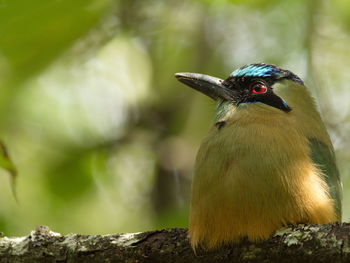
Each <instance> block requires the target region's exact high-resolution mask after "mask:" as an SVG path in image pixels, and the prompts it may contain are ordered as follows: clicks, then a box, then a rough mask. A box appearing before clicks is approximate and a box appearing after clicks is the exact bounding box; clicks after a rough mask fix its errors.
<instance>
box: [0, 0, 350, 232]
mask: <svg viewBox="0 0 350 263" xmlns="http://www.w3.org/2000/svg"><path fill="white" fill-rule="evenodd" d="M349 47H350V2H349V1H346V0H335V1H322V0H320V1H319V0H308V1H305V0H295V1H287V0H285V1H277V0H264V1H262V0H260V1H259V0H248V1H243V0H232V1H228V0H226V1H225V0H220V1H209V0H206V1H205V0H188V1H182V0H169V1H161V0H128V1H126V0H119V1H118V0H114V1H111V0H73V1H72V0H45V1H44V0H31V1H25V0H0V138H1V139H2V140H3V141H4V142H5V143H6V144H7V146H8V149H9V151H10V154H11V156H12V159H13V160H14V162H15V164H16V166H17V168H18V170H19V177H18V189H17V190H18V196H19V199H20V204H19V205H17V204H16V202H15V200H14V198H13V197H12V196H11V189H10V183H9V176H8V175H7V174H6V172H5V171H2V170H1V171H0V231H2V232H5V234H6V235H9V236H14V235H25V234H28V232H29V231H30V230H32V229H33V228H35V226H37V225H48V226H49V227H50V228H51V229H53V230H54V231H57V232H61V233H69V232H75V233H82V234H93V233H95V234H96V233H100V234H104V233H115V232H136V231H145V230H151V229H160V228H165V227H175V226H177V227H186V226H187V215H188V203H189V189H190V181H191V174H192V167H193V162H194V158H195V154H196V151H197V149H198V146H199V144H200V141H201V139H202V138H203V137H204V136H205V134H206V133H207V131H208V130H209V126H210V125H211V122H212V119H213V110H214V103H213V102H211V101H210V100H209V99H208V98H207V97H205V96H203V95H201V94H199V93H196V92H194V91H193V90H191V89H189V88H188V87H186V86H184V85H182V84H180V83H178V82H177V81H176V79H175V78H174V76H173V75H174V73H175V72H183V71H189V72H200V73H205V74H211V75H214V76H217V77H221V78H225V77H226V76H228V75H229V74H230V73H231V71H233V70H234V69H235V68H237V67H240V66H242V65H244V64H249V63H254V62H265V63H273V64H277V65H279V66H281V67H283V68H287V69H290V70H292V71H293V72H294V73H296V74H298V75H299V76H300V77H302V78H303V79H304V80H305V81H306V83H307V85H308V86H309V87H310V89H311V90H312V93H313V94H314V96H315V98H316V100H317V102H318V105H319V109H320V111H321V113H322V115H323V117H324V120H325V122H326V124H327V127H328V129H329V131H330V134H331V137H332V140H333V142H334V146H335V149H336V153H337V158H338V160H337V161H338V164H339V169H340V172H341V175H342V180H343V183H344V206H343V208H344V220H345V221H348V220H349V217H350V208H349V206H348V205H347V204H348V203H349V199H350V182H349V171H350V167H349V166H350V165H349V160H350V147H349V146H350V145H349V144H350V142H349V137H350V136H349V134H350V125H349V124H350V120H349V118H350V109H349V107H350V104H349V101H350V89H349V81H350V74H348V72H349V70H350V52H349V50H350V49H349Z"/></svg>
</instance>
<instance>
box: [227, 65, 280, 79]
mask: <svg viewBox="0 0 350 263" xmlns="http://www.w3.org/2000/svg"><path fill="white" fill-rule="evenodd" d="M274 69H275V68H274V67H273V66H271V65H265V64H253V65H248V66H244V67H242V68H239V69H236V70H235V71H233V72H232V73H231V74H230V76H232V77H244V76H249V77H272V76H273V72H274V71H275V70H274Z"/></svg>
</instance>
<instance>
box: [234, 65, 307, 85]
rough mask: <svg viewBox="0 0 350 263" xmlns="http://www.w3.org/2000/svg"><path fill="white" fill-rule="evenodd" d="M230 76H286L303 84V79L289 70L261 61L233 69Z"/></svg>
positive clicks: (276, 77)
mask: <svg viewBox="0 0 350 263" xmlns="http://www.w3.org/2000/svg"><path fill="white" fill-rule="evenodd" d="M230 77H261V78H269V77H270V78H274V79H281V78H288V79H291V80H293V81H295V82H298V83H299V84H304V83H303V81H302V80H301V79H300V78H299V77H298V76H297V75H295V74H293V73H292V72H291V71H289V70H284V69H281V68H279V67H276V66H274V65H268V64H263V63H261V64H251V65H246V66H243V67H241V68H239V69H236V70H235V71H233V72H232V73H231V74H230Z"/></svg>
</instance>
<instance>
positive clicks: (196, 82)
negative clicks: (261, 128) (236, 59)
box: [175, 63, 303, 112]
mask: <svg viewBox="0 0 350 263" xmlns="http://www.w3.org/2000/svg"><path fill="white" fill-rule="evenodd" d="M175 77H176V78H177V79H178V80H179V81H181V82H182V83H184V84H186V85H188V86H190V87H191V88H194V89H196V90H198V91H200V92H202V93H204V94H205V95H207V96H209V97H211V98H212V99H214V100H217V101H220V102H227V103H230V104H233V105H234V106H236V107H238V106H240V105H242V104H256V103H263V104H265V105H268V106H271V107H274V108H276V109H279V110H282V111H284V112H290V111H291V110H292V107H290V105H289V104H288V101H287V100H285V98H282V96H281V94H279V93H278V92H276V89H275V88H276V87H277V86H278V87H279V88H280V87H281V85H282V86H286V85H288V83H290V82H292V83H293V84H299V85H303V81H302V80H301V79H300V78H299V77H298V76H297V75H295V74H293V73H292V72H291V71H289V70H284V69H281V68H279V67H276V66H274V65H268V64H262V63H261V64H251V65H247V66H244V67H241V68H239V69H237V70H235V71H233V72H232V73H231V74H230V76H229V77H228V78H227V79H225V80H222V79H219V78H215V77H212V76H208V75H203V74H198V73H177V74H175ZM277 84H278V85H277Z"/></svg>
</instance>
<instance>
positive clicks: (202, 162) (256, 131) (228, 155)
mask: <svg viewBox="0 0 350 263" xmlns="http://www.w3.org/2000/svg"><path fill="white" fill-rule="evenodd" d="M297 114H298V112H297V111H294V112H293V111H292V112H290V113H285V112H283V111H281V110H278V109H275V108H273V107H270V106H267V105H264V104H254V105H241V106H240V107H239V108H237V109H235V108H232V110H231V112H228V113H227V114H226V115H225V118H224V120H225V121H226V124H225V126H224V127H222V128H221V129H218V127H213V128H212V130H211V131H210V133H209V135H208V136H207V137H206V138H205V139H204V141H203V143H202V145H201V147H200V149H199V152H198V155H197V160H196V166H195V174H194V178H193V184H192V200H191V211H190V225H189V234H190V239H191V244H192V246H193V247H194V248H195V247H197V246H198V245H201V246H203V247H205V248H214V247H217V246H219V245H221V244H223V243H227V242H237V241H239V240H240V238H241V237H248V238H249V240H252V241H258V240H263V239H266V238H268V237H269V236H270V235H271V234H272V233H273V232H274V231H275V230H277V229H278V228H280V227H282V226H283V225H285V224H288V223H315V224H322V223H328V222H334V221H336V215H335V211H334V206H333V201H332V199H331V198H330V197H329V194H328V192H327V186H326V184H325V182H324V181H323V180H322V179H321V178H322V177H321V176H320V171H319V170H318V169H317V167H315V166H314V165H313V163H312V161H311V159H310V156H309V151H310V149H309V146H308V141H307V137H306V136H305V133H304V132H303V131H302V129H303V128H302V127H301V126H300V125H299V124H298V121H297V119H296V118H297V117H298V116H297ZM310 132H314V131H313V130H312V129H310ZM326 136H328V135H326Z"/></svg>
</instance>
